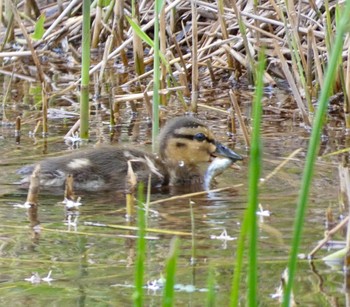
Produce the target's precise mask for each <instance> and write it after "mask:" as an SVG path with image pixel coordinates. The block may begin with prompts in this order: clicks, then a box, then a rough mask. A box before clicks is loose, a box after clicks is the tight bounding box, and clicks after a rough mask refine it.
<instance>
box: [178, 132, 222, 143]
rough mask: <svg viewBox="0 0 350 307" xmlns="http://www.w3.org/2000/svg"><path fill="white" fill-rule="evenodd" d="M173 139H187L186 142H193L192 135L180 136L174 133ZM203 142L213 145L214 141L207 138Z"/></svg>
mask: <svg viewBox="0 0 350 307" xmlns="http://www.w3.org/2000/svg"><path fill="white" fill-rule="evenodd" d="M173 136H174V138H178V139H187V140H194V139H195V138H194V135H193V134H180V133H175V134H173ZM205 140H206V141H207V142H208V143H212V144H215V141H214V140H211V139H209V138H208V137H207V136H206V137H205Z"/></svg>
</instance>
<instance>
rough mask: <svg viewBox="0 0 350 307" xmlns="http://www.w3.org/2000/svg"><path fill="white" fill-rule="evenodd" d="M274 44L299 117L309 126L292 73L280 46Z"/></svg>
mask: <svg viewBox="0 0 350 307" xmlns="http://www.w3.org/2000/svg"><path fill="white" fill-rule="evenodd" d="M274 46H275V51H276V53H277V56H278V58H279V60H280V63H281V66H282V70H283V72H284V75H285V76H286V78H287V81H288V83H289V86H290V87H291V89H292V92H293V95H294V98H295V100H296V102H297V105H298V108H299V111H300V113H301V117H302V118H303V121H304V123H305V124H306V125H308V126H310V125H311V124H310V120H309V117H308V114H307V112H306V108H305V105H304V102H303V100H302V98H301V96H300V93H299V91H298V88H297V86H296V84H295V81H294V78H293V76H292V74H291V72H290V70H289V67H288V64H287V62H286V60H285V58H284V56H283V54H282V52H281V49H280V47H279V46H278V44H277V43H275V44H274Z"/></svg>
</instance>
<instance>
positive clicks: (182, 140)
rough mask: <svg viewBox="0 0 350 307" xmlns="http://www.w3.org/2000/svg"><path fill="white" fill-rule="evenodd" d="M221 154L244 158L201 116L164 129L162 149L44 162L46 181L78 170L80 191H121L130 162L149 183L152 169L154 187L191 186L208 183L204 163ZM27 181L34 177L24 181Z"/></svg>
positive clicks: (59, 181) (54, 182)
mask: <svg viewBox="0 0 350 307" xmlns="http://www.w3.org/2000/svg"><path fill="white" fill-rule="evenodd" d="M217 155H221V156H225V157H227V158H230V159H231V160H232V161H234V162H235V161H237V160H242V157H241V156H240V155H238V154H237V153H235V152H234V151H232V150H231V149H229V148H227V147H225V146H224V145H222V144H220V143H219V142H217V141H215V138H214V135H213V133H212V132H211V131H210V130H209V128H208V127H207V126H206V125H205V124H203V123H202V122H201V121H200V120H198V119H195V118H193V117H190V116H182V117H176V118H174V119H171V120H169V121H168V122H167V124H166V125H165V127H164V128H163V129H162V130H161V132H160V135H159V151H158V154H150V153H146V152H143V151H141V150H137V149H129V148H120V147H115V146H112V145H103V146H100V147H97V148H92V149H88V150H82V151H77V152H74V153H71V154H67V155H64V156H61V157H54V158H48V159H46V160H43V161H42V162H39V164H40V170H41V171H40V186H56V187H58V186H62V187H63V186H64V183H65V180H66V177H67V176H68V175H72V176H73V178H74V188H75V189H77V190H88V191H102V190H121V189H123V188H124V187H125V180H126V175H127V172H128V164H131V166H132V169H133V171H134V173H135V174H136V176H137V180H139V181H145V182H147V180H148V178H149V174H151V175H152V176H151V177H152V186H164V185H189V184H193V183H200V182H202V179H203V177H202V175H201V174H200V171H199V165H200V164H201V163H202V162H208V161H210V159H211V157H213V156H217ZM26 172H27V173H28V171H26V170H24V171H22V172H20V173H22V174H24V173H26ZM25 182H28V178H26V179H24V180H22V183H25Z"/></svg>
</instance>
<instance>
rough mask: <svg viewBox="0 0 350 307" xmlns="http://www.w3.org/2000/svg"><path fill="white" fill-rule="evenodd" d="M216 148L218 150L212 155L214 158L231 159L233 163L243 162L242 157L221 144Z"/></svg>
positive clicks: (216, 144)
mask: <svg viewBox="0 0 350 307" xmlns="http://www.w3.org/2000/svg"><path fill="white" fill-rule="evenodd" d="M215 146H216V150H215V152H214V153H213V154H212V155H213V156H214V157H217V156H219V157H225V158H229V159H230V160H232V162H236V161H238V160H243V157H242V156H240V155H239V154H237V153H235V152H234V151H233V150H232V149H230V148H228V147H226V146H225V145H222V144H221V143H219V142H216V143H215Z"/></svg>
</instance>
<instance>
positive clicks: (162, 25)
mask: <svg viewBox="0 0 350 307" xmlns="http://www.w3.org/2000/svg"><path fill="white" fill-rule="evenodd" d="M166 25H167V21H166V16H165V7H164V6H163V7H162V10H161V11H160V14H159V50H160V52H161V54H163V55H164V56H166V41H167V39H166V35H165V34H166ZM166 76H167V68H166V65H165V63H164V62H163V61H160V84H159V86H160V87H159V88H160V89H165V88H166ZM159 98H160V104H161V105H164V106H165V105H167V99H166V98H167V97H166V95H164V94H163V95H160V97H159Z"/></svg>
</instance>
